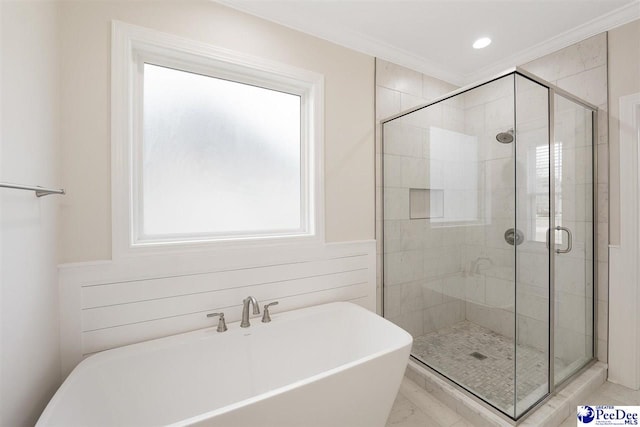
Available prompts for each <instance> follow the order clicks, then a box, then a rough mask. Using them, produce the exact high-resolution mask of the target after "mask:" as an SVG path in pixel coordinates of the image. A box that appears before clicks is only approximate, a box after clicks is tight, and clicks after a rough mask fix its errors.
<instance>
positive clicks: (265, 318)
mask: <svg viewBox="0 0 640 427" xmlns="http://www.w3.org/2000/svg"><path fill="white" fill-rule="evenodd" d="M272 305H278V301H274V302H272V303H269V304H266V305H265V306H264V312H263V314H262V323H269V322H271V315H270V314H269V307H271V306H272Z"/></svg>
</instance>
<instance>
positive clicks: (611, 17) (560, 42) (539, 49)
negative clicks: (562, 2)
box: [464, 0, 640, 83]
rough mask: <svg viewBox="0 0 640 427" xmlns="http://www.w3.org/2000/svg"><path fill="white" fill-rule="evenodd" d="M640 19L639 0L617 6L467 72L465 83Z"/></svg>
mask: <svg viewBox="0 0 640 427" xmlns="http://www.w3.org/2000/svg"><path fill="white" fill-rule="evenodd" d="M636 19H640V0H636V1H634V2H632V3H629V4H627V5H626V6H622V7H620V8H618V9H615V10H613V11H611V12H609V13H607V14H605V15H602V16H600V17H598V18H596V19H593V20H591V21H589V22H586V23H584V24H582V25H579V26H577V27H575V28H572V29H571V30H568V31H565V32H564V33H561V34H559V35H557V36H555V37H552V38H550V39H548V40H545V41H544V42H542V43H538V44H537V45H534V46H532V47H530V48H528V49H526V50H523V51H520V52H517V53H515V54H513V55H510V56H508V57H506V58H504V59H503V60H501V61H499V62H496V63H493V64H491V65H490V66H488V67H484V68H481V69H479V70H477V71H475V72H474V73H472V74H467V75H465V76H464V80H465V83H470V82H472V81H476V80H481V79H484V78H486V77H490V76H492V75H494V74H496V73H497V72H500V71H502V70H504V69H506V68H509V67H513V66H519V65H523V64H526V63H527V62H530V61H533V60H535V59H538V58H541V57H543V56H545V55H549V54H551V53H553V52H557V51H559V50H561V49H564V48H565V47H568V46H571V45H572V44H575V43H578V42H581V41H582V40H585V39H588V38H589V37H592V36H595V35H598V34H600V33H603V32H605V31H609V30H612V29H614V28H616V27H619V26H621V25H624V24H627V23H629V22H631V21H634V20H636Z"/></svg>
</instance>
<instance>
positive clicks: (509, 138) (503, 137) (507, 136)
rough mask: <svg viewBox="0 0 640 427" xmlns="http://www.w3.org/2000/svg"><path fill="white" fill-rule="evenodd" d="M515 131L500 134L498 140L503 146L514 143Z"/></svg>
mask: <svg viewBox="0 0 640 427" xmlns="http://www.w3.org/2000/svg"><path fill="white" fill-rule="evenodd" d="M513 133H514V132H513V129H509V130H508V131H506V132H500V133H499V134H497V135H496V140H497V141H498V142H499V143H501V144H510V143H512V142H513Z"/></svg>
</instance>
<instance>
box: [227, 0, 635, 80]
mask: <svg viewBox="0 0 640 427" xmlns="http://www.w3.org/2000/svg"><path fill="white" fill-rule="evenodd" d="M218 1H219V2H220V3H223V4H225V5H227V6H230V7H232V8H235V9H238V10H241V11H244V12H247V13H250V14H253V15H256V16H259V17H262V18H265V19H268V20H271V21H274V22H277V23H280V24H283V25H285V26H288V27H291V28H295V29H297V30H300V31H303V32H305V33H309V34H313V35H315V36H318V37H320V38H323V39H326V40H330V41H332V42H334V43H337V44H340V45H343V46H346V47H349V48H352V49H355V50H358V51H361V52H364V53H367V54H369V55H373V56H377V57H380V58H382V59H386V60H388V61H392V62H395V63H397V64H400V65H404V66H407V67H409V68H412V69H415V70H418V71H422V72H424V73H427V74H429V75H432V76H434V77H437V78H440V79H443V80H446V81H449V82H451V83H454V84H457V85H462V84H466V83H470V82H472V81H475V80H480V79H483V78H486V77H489V76H491V75H493V74H496V73H498V72H500V71H502V70H504V69H506V68H509V67H513V66H516V65H521V64H524V63H526V62H528V61H530V60H532V59H535V58H538V57H540V56H542V55H545V54H547V53H550V52H553V51H555V50H558V49H561V48H563V47H566V46H568V45H570V44H572V43H575V42H577V41H580V40H583V39H585V38H587V37H589V36H592V35H595V34H598V33H600V32H602V31H606V30H608V29H611V28H614V27H616V26H618V25H621V24H624V23H626V22H630V21H631V20H633V19H638V18H640V0H502V1H494V0H475V1H474V0H466V1H464V0H413V1H407V0H377V1H375V0H218ZM482 36H486V37H490V38H491V39H492V40H493V43H492V44H491V45H490V46H489V47H487V48H485V49H482V50H475V49H473V48H472V47H471V44H472V43H473V42H474V41H475V40H476V39H477V38H479V37H482Z"/></svg>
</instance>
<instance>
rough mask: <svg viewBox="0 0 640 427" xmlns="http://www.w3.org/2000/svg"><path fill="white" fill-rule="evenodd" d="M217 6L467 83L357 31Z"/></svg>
mask: <svg viewBox="0 0 640 427" xmlns="http://www.w3.org/2000/svg"><path fill="white" fill-rule="evenodd" d="M213 1H214V2H216V3H219V4H222V5H223V6H227V7H229V8H231V9H235V10H237V11H240V12H243V13H246V14H248V15H252V16H255V17H257V18H260V19H264V20H266V21H270V22H273V23H275V24H278V25H282V26H283V27H287V28H290V29H292V30H295V31H299V32H301V33H304V34H309V35H312V36H314V37H318V38H320V39H323V40H326V41H329V42H331V43H334V44H337V45H339V46H342V47H346V48H348V49H352V50H355V51H357V52H360V53H364V54H366V55H370V56H373V57H376V58H380V59H383V60H385V61H389V62H392V63H394V64H397V65H401V66H403V67H407V68H409V69H412V70H414V71H419V72H421V73H424V74H427V75H429V76H431V77H435V78H437V79H440V80H443V81H445V82H447V83H451V84H454V85H456V86H461V85H462V84H464V83H465V75H464V74H463V73H460V72H457V71H455V70H452V69H448V68H444V67H442V66H441V65H440V64H437V63H434V62H432V61H429V60H427V59H425V58H423V57H422V56H419V55H415V54H413V53H411V52H409V51H407V50H404V49H402V48H400V47H397V46H394V45H391V44H389V43H386V42H384V41H381V40H379V39H376V38H373V37H369V36H366V35H364V34H361V33H359V32H356V31H351V30H345V29H340V30H338V31H335V28H329V27H327V26H326V25H324V24H323V23H322V22H317V23H310V22H305V23H304V26H303V25H301V24H300V23H291V22H285V21H284V20H281V19H276V18H273V17H270V16H264V15H262V14H261V13H260V12H258V11H255V10H253V9H252V8H250V7H246V6H244V5H243V4H242V3H239V2H235V1H233V0H213Z"/></svg>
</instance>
